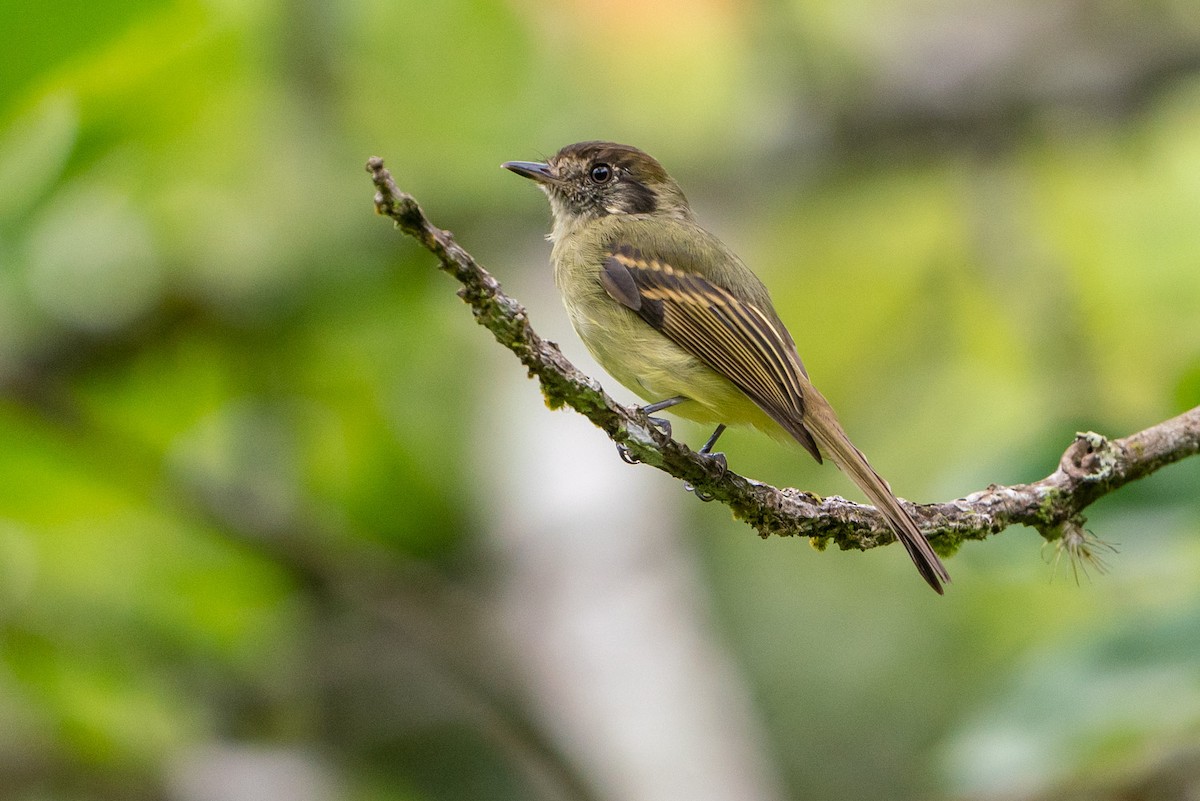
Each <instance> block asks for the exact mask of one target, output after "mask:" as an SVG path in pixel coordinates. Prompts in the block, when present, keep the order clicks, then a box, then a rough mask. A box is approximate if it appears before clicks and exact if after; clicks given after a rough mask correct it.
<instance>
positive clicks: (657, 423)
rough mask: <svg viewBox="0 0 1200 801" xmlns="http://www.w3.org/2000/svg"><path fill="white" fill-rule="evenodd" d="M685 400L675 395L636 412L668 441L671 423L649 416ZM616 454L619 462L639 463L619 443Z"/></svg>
mask: <svg viewBox="0 0 1200 801" xmlns="http://www.w3.org/2000/svg"><path fill="white" fill-rule="evenodd" d="M685 400H687V398H685V397H683V396H682V395H676V396H675V397H674V398H667V399H666V400H660V401H657V402H655V403H648V404H646V405H645V406H642V407H640V408H639V409H638V411H640V412H642V413H643V414H644V415H646V419H647V420H649V421H650V424H651V425H653V426H654V427H655V428H657V429H658V430H659V431H661V432H662V433H663V434H664V435H665V436H666V437H667V439H670V438H671V421H670V420H665V419H663V418H661V417H651V416H650V415H652V414H654V413H655V412H661V411H662V410H663V409H670V408H671V407H672V406H675V405H677V404H680V403H683V402H684V401H685ZM617 453H618V454H620V456H621V461H623V462H625V463H626V464H637V463H638V461H639V459H638V458H637V457H636V456H634V455H633V453H632V452H631V451H630V450H629V448H627V447H625V446H624V445H621V444H619V443H618V444H617Z"/></svg>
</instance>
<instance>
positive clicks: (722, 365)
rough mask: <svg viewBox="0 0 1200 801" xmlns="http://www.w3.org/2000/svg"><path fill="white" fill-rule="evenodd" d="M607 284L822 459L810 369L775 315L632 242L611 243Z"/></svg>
mask: <svg viewBox="0 0 1200 801" xmlns="http://www.w3.org/2000/svg"><path fill="white" fill-rule="evenodd" d="M601 283H602V284H603V285H604V288H605V290H606V291H607V292H608V294H609V295H610V296H611V297H612V298H613V299H614V300H616V301H618V302H619V303H621V304H623V305H624V306H626V307H627V308H629V309H631V310H632V311H634V312H636V313H637V314H638V315H639V316H640V317H641V318H642V319H643V320H645V321H646V322H647V323H648V324H649V325H651V326H653V327H654V328H656V329H657V330H659V331H661V332H662V333H663V335H665V336H666V337H667V338H668V339H670V340H671V341H673V342H674V343H675V344H677V345H679V346H680V347H681V348H683V349H684V350H686V351H688V352H689V353H691V354H693V355H694V356H696V357H697V358H699V359H701V360H702V361H704V362H705V363H706V364H707V365H708V366H709V367H711V368H712V369H713V370H715V371H717V372H718V373H720V374H721V375H723V376H725V377H726V378H728V379H729V380H730V381H731V382H732V383H733V384H734V386H736V387H737V388H738V389H740V390H742V391H743V392H745V393H746V395H748V396H749V397H750V399H751V400H753V401H754V402H755V403H756V404H757V405H758V406H759V407H760V408H761V409H762V410H763V411H765V412H766V413H767V414H768V415H770V416H771V417H772V418H773V419H775V420H776V422H778V423H780V424H781V425H782V426H783V427H784V428H786V429H787V430H788V431H789V432H791V433H792V434H793V436H795V437H796V438H797V439H798V440H799V441H800V443H801V444H802V445H804V446H805V448H807V449H808V450H809V452H811V453H812V454H813V455H814V456H816V457H817V459H818V461H820V455H819V452H818V451H817V447H816V444H815V443H814V442H813V441H812V437H811V435H810V434H809V433H808V431H807V430H806V429H805V428H804V426H803V422H802V420H803V414H804V391H803V384H802V380H801V376H802V375H804V367H803V365H802V364H801V362H800V357H799V356H798V355H797V354H796V348H795V345H794V344H793V343H792V339H791V336H790V335H788V333H787V331H786V330H785V329H784V328H783V325H782V323H780V322H779V321H778V320H777V319H776V318H775V317H774V315H773V314H771V313H768V311H766V310H764V309H761V308H759V307H758V306H757V305H755V304H754V303H751V302H748V301H746V300H743V299H740V298H738V297H737V296H735V295H734V294H733V293H732V292H730V291H729V290H728V289H726V288H725V287H722V286H720V285H718V284H716V283H714V282H712V281H709V280H707V279H705V278H703V277H701V276H699V275H696V274H694V273H688V272H684V271H682V270H679V269H677V268H676V267H674V266H672V265H671V264H670V263H669V262H668V261H667V260H665V259H662V258H657V257H651V256H648V255H646V254H645V253H644V252H642V251H640V250H638V249H636V248H633V247H631V246H629V245H616V246H614V247H612V248H611V249H610V251H609V253H608V255H607V257H606V259H605V261H604V265H603V270H602V274H601Z"/></svg>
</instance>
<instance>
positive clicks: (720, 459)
mask: <svg viewBox="0 0 1200 801" xmlns="http://www.w3.org/2000/svg"><path fill="white" fill-rule="evenodd" d="M704 456H706V457H707V458H709V459H711V460H712V461H713V462H714V463H715V464H716V465H717V467H718V469H719V470H720V472H719V473H717V480H718V481H720V480H721V479H722V478H724V477H725V474H726V473H727V472H729V462H728V460H726V459H725V454H723V453H706V454H704ZM683 488H684V490H686V491H687V492H691V493H693V494H695V496H696V497H697V498H699V499H700V500H702V501H704V502H705V503H708V502H709V501H711V500H713V499H715V498H716V497H717V496H716V495H714V494H713V493H711V492H708V491H707V490H702V489H697V488H696V486H695V485H694V484H692V483H691V482H686V483H684V485H683Z"/></svg>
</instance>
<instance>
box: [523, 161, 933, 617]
mask: <svg viewBox="0 0 1200 801" xmlns="http://www.w3.org/2000/svg"><path fill="white" fill-rule="evenodd" d="M501 166H502V167H504V168H505V169H508V170H510V171H512V172H514V173H516V174H517V175H519V176H522V177H524V178H528V179H531V180H532V181H534V182H535V183H536V184H537V186H538V187H539V188H540V189H541V190H542V191H543V192H544V193H545V194H546V196H547V197H548V198H549V201H550V209H551V213H552V217H553V224H552V229H551V232H550V234H549V236H548V237H547V238H548V239H549V240H550V241H551V242H552V249H551V255H550V260H551V263H552V266H553V270H554V279H555V284H556V285H557V287H558V289H559V292H560V294H561V295H562V299H563V303H564V305H565V306H566V310H567V314H568V316H569V318H570V320H571V324H572V326H573V327H574V329H575V332H576V333H577V334H578V335H579V337H580V339H581V340H582V341H583V343H584V345H585V346H586V347H587V349H588V351H589V352H590V353H591V354H592V356H593V357H594V358H595V359H596V361H597V362H598V363H599V364H600V366H601V367H603V368H604V370H605V371H606V372H607V373H608V374H609V375H611V376H612V377H613V378H615V379H616V380H617V381H619V382H620V383H621V384H622V385H624V386H625V387H627V388H628V389H630V390H631V391H632V392H634V393H635V394H636V395H638V397H640V398H641V399H642V400H645V401H648V402H649V403H648V404H647V405H645V406H643V407H641V408H642V410H643V411H644V412H646V413H647V414H649V413H652V412H658V411H661V410H663V409H670V410H671V413H672V414H675V415H678V416H680V417H683V418H685V419H690V420H693V421H696V422H698V423H702V424H706V425H715V426H716V430H715V431H714V432H713V435H712V437H710V438H709V440H708V442H707V443H705V445H704V447H702V448H701V449H700V452H701V453H704V454H710V457H712V458H715V457H721V455H720V454H712V448H713V447H714V446H715V444H716V442H717V439H718V438H719V437H720V436H721V434H722V432H724V431H725V429H726V426H729V425H738V426H745V425H749V426H752V427H754V428H757V429H759V430H760V431H763V432H765V433H767V434H768V435H771V436H773V437H775V438H777V439H784V440H794V441H795V442H796V443H798V444H799V445H800V446H801V447H803V448H804V449H805V450H806V451H807V452H808V453H809V454H811V455H812V457H813V458H814V459H816V461H817V462H818V463H821V462H822V461H823V458H828V459H830V460H831V461H832V462H833V463H834V464H835V465H836V466H837V467H838V468H840V469H841V470H842V472H844V473H845V474H846V475H847V476H848V477H849V478H850V479H851V481H853V482H854V483H855V484H856V485H857V486H858V487H859V489H860V490H862V492H863V493H864V494H865V495H866V496H867V498H869V499H870V501H871V502H872V503H873V504H875V506H876V508H877V509H878V510H879V511H880V512H881V513H882V514H883V516H884V518H885V519H886V520H887V522H888V525H889V526H890V528H891V529H892V531H893V532H894V533H895V535H896V538H897V539H898V540H899V541H900V542H901V543H903V545H904V547H905V549H906V550H907V551H908V555H909V556H910V557H911V558H912V561H913V563H914V564H915V565H916V567H917V570H918V571H919V572H920V574H921V576H922V578H924V579H925V581H926V582H927V583H928V584H929V586H930V587H932V588H933V589H934V590H935V591H937V592H938V593H939V594H943V593H944V589H943V583H946V582H949V581H950V575H949V573H948V572H947V571H946V568H945V566H944V565H943V564H942V562H941V560H940V559H939V558H938V556H937V554H936V553H935V552H934V550H933V548H932V546H931V545H930V544H929V542H928V541H927V540H926V538H925V536H924V535H923V534H922V533H921V531H920V529H919V528H918V527H917V524H916V522H915V521H914V520H913V518H912V517H911V516H910V515H909V514H908V513H907V512H906V511H905V510H904V507H903V506H901V505H900V502H899V501H897V500H896V496H895V495H894V494H893V493H892V490H891V487H890V486H889V485H888V483H887V481H885V480H884V479H883V478H882V477H881V476H880V475H879V474H878V473H877V472H875V470H874V469H873V468H872V467H871V465H870V463H869V462H868V461H867V458H866V457H865V456H864V455H863V453H862V451H860V450H859V449H858V448H857V447H855V446H854V444H853V443H852V442H851V441H850V438H849V437H848V436H847V435H846V432H845V430H844V429H843V428H842V425H841V423H840V422H839V421H838V418H837V415H836V414H835V413H834V411H833V407H832V406H831V405H830V404H829V402H828V401H827V400H826V399H825V397H824V396H823V395H821V393H820V392H818V391H817V388H816V387H814V386H813V384H812V381H811V380H810V379H809V376H808V371H807V370H806V369H805V367H804V364H803V362H802V361H801V360H800V356H799V354H798V353H797V350H796V344H795V341H794V340H793V338H792V335H791V334H790V333H789V331H788V329H787V327H786V326H785V325H784V323H783V321H782V320H781V319H780V317H779V314H778V313H777V312H776V310H775V307H774V305H773V304H772V302H771V297H770V294H769V293H768V291H767V288H766V286H764V285H763V283H762V281H760V280H759V279H758V277H757V276H756V275H755V274H754V273H753V272H752V271H751V270H750V268H749V267H747V266H746V264H745V263H744V262H743V261H742V260H741V259H740V258H739V257H738V256H737V255H736V254H735V253H734V252H733V251H732V250H731V249H730V248H729V247H728V246H726V245H725V244H724V243H723V242H722V241H721V240H720V239H718V238H717V237H716V236H715V235H714V234H712V233H710V232H709V231H708V230H707V229H705V228H704V227H703V226H701V224H700V223H699V222H698V221H697V219H696V215H695V214H694V212H693V211H692V208H691V206H690V205H689V203H688V200H687V197H686V196H685V195H684V193H683V190H682V189H680V187H679V184H678V183H676V181H675V180H674V179H673V178H671V176H670V175H669V174H668V173H667V171H666V170H665V169H664V168H663V166H662V165H661V164H660V163H659V162H658V161H657V160H656V159H654V158H653V157H652V156H650V155H649V154H647V153H645V152H643V151H641V150H639V149H638V148H636V147H633V146H631V145H624V144H618V143H616V142H606V141H598V140H597V141H587V142H577V143H575V144H571V145H567V146H566V147H564V148H562V149H561V150H559V151H558V152H557V153H555V154H554V156H552V157H551V158H549V159H547V160H546V161H544V162H535V161H508V162H505V163H504V164H502V165H501ZM667 430H668V432H669V428H668V429H667ZM721 458H722V459H723V457H721Z"/></svg>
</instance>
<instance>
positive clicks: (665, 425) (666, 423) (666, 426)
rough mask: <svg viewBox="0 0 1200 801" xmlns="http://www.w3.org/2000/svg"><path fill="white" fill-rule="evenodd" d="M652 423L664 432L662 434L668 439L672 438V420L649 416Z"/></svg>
mask: <svg viewBox="0 0 1200 801" xmlns="http://www.w3.org/2000/svg"><path fill="white" fill-rule="evenodd" d="M646 419H647V420H649V421H650V425H652V426H654V427H655V428H657V429H658V430H659V431H661V432H662V435H663V436H664V437H666V438H667V439H670V438H671V421H670V420H667V419H666V418H663V417H647V418H646Z"/></svg>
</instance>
